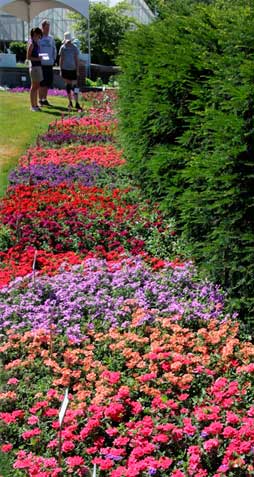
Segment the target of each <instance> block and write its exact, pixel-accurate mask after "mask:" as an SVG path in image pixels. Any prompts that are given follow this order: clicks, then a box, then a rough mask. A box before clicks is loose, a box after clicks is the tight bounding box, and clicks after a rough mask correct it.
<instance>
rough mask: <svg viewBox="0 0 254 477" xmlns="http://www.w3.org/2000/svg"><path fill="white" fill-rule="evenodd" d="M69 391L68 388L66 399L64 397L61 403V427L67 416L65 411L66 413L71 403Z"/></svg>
mask: <svg viewBox="0 0 254 477" xmlns="http://www.w3.org/2000/svg"><path fill="white" fill-rule="evenodd" d="M68 393H69V389H68V388H66V390H65V394H64V399H63V402H62V404H61V407H60V411H59V416H58V418H59V424H60V427H62V423H63V420H64V416H65V413H66V409H67V407H68V404H69V397H68Z"/></svg>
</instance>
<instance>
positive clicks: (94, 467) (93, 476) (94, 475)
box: [92, 464, 96, 477]
mask: <svg viewBox="0 0 254 477" xmlns="http://www.w3.org/2000/svg"><path fill="white" fill-rule="evenodd" d="M92 477H96V464H94V466H93V475H92Z"/></svg>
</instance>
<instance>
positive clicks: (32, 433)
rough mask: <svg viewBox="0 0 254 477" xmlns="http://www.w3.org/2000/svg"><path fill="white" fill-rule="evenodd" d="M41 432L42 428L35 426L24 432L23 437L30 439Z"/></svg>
mask: <svg viewBox="0 0 254 477" xmlns="http://www.w3.org/2000/svg"><path fill="white" fill-rule="evenodd" d="M40 433H41V430H40V429H39V428H38V427H35V428H34V429H31V430H29V431H25V432H23V433H22V437H23V439H30V438H31V437H34V436H39V435H40Z"/></svg>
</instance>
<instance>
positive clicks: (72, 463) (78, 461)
mask: <svg viewBox="0 0 254 477" xmlns="http://www.w3.org/2000/svg"><path fill="white" fill-rule="evenodd" d="M66 462H67V464H68V466H69V467H78V466H80V465H83V464H84V459H83V457H81V456H79V455H75V456H73V457H67V459H66Z"/></svg>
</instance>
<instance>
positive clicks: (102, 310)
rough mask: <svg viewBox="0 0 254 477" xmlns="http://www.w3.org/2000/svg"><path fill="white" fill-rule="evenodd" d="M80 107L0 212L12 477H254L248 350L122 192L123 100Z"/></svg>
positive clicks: (159, 221) (158, 220) (25, 165)
mask: <svg viewBox="0 0 254 477" xmlns="http://www.w3.org/2000/svg"><path fill="white" fill-rule="evenodd" d="M87 98H88V99H89V101H91V102H92V103H93V107H92V108H90V110H89V112H88V114H87V116H86V117H84V116H83V117H81V118H67V119H65V118H62V120H60V121H56V122H55V123H53V124H52V125H51V127H50V128H49V131H48V133H47V134H46V135H44V136H43V137H42V138H40V139H39V140H38V144H37V146H36V147H33V148H30V149H29V150H28V151H27V153H26V154H25V155H24V156H23V157H22V158H21V159H20V161H19V165H18V167H17V169H16V170H15V171H13V172H12V174H11V176H10V180H11V183H12V185H11V186H10V188H9V190H8V193H7V195H6V197H5V198H4V199H3V200H2V201H1V203H0V288H1V290H0V316H1V318H0V329H1V338H2V340H1V345H0V361H1V363H2V365H3V367H2V387H1V389H0V435H1V444H0V445H1V451H2V454H1V452H0V465H1V462H2V461H1V455H2V456H3V455H5V456H9V457H8V462H9V463H11V464H13V465H10V466H9V469H8V471H7V474H4V477H7V476H8V477H58V476H59V477H63V476H66V475H72V476H73V477H82V476H83V477H84V476H85V475H89V474H88V470H89V469H90V470H91V469H92V467H93V465H94V464H96V465H97V471H98V472H99V476H100V477H149V476H155V477H235V476H236V477H251V476H253V475H254V466H253V449H254V406H253V397H254V396H253V394H254V393H253V371H254V365H253V356H254V346H253V344H252V343H251V342H249V341H248V340H245V341H244V340H241V339H240V338H239V335H238V326H239V325H238V323H237V321H236V319H235V318H236V317H235V316H234V315H233V317H230V316H229V314H228V313H227V311H226V309H225V304H224V301H225V297H224V293H222V291H221V290H220V289H219V288H218V287H217V286H215V285H212V284H211V283H209V282H207V280H205V279H201V278H200V277H199V275H198V273H197V271H196V269H195V268H194V266H193V265H192V264H191V263H190V262H184V263H183V262H182V260H181V259H180V258H177V257H175V253H176V252H175V251H176V250H178V249H179V244H178V239H177V236H176V234H175V229H174V221H173V220H172V219H169V218H168V217H167V216H165V214H162V213H161V212H160V211H159V209H158V207H157V206H156V204H150V203H149V201H146V200H144V198H143V197H142V195H141V193H140V191H139V189H138V188H137V187H135V186H133V185H132V184H131V185H127V182H126V181H127V176H126V173H125V172H124V169H123V165H124V159H123V157H122V152H121V151H118V150H117V149H116V148H115V147H113V146H112V144H111V142H112V140H113V138H114V137H115V132H116V119H115V114H114V110H113V108H112V106H113V105H114V100H115V96H114V95H113V94H108V93H107V94H103V93H100V94H98V95H94V94H91V95H90V96H87ZM91 138H92V139H91ZM47 140H49V143H46V141H47ZM73 140H74V144H73V143H72V144H70V145H68V146H66V142H68V141H71V142H72V141H73ZM91 141H92V142H94V141H96V142H97V141H99V142H100V143H98V144H95V145H91V144H90V145H89V142H91ZM81 142H84V145H82V144H80V143H81ZM103 142H104V144H103ZM106 142H107V144H106ZM64 144H65V145H64ZM49 145H50V147H49ZM66 388H68V396H69V399H70V402H69V407H68V409H67V412H66V415H65V418H64V420H63V424H62V428H61V432H60V428H59V426H60V424H59V408H60V405H61V402H62V400H63V396H64V393H65V392H66ZM60 439H61V442H60ZM3 462H5V461H3ZM4 465H5V464H4ZM97 475H98V474H97Z"/></svg>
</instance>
